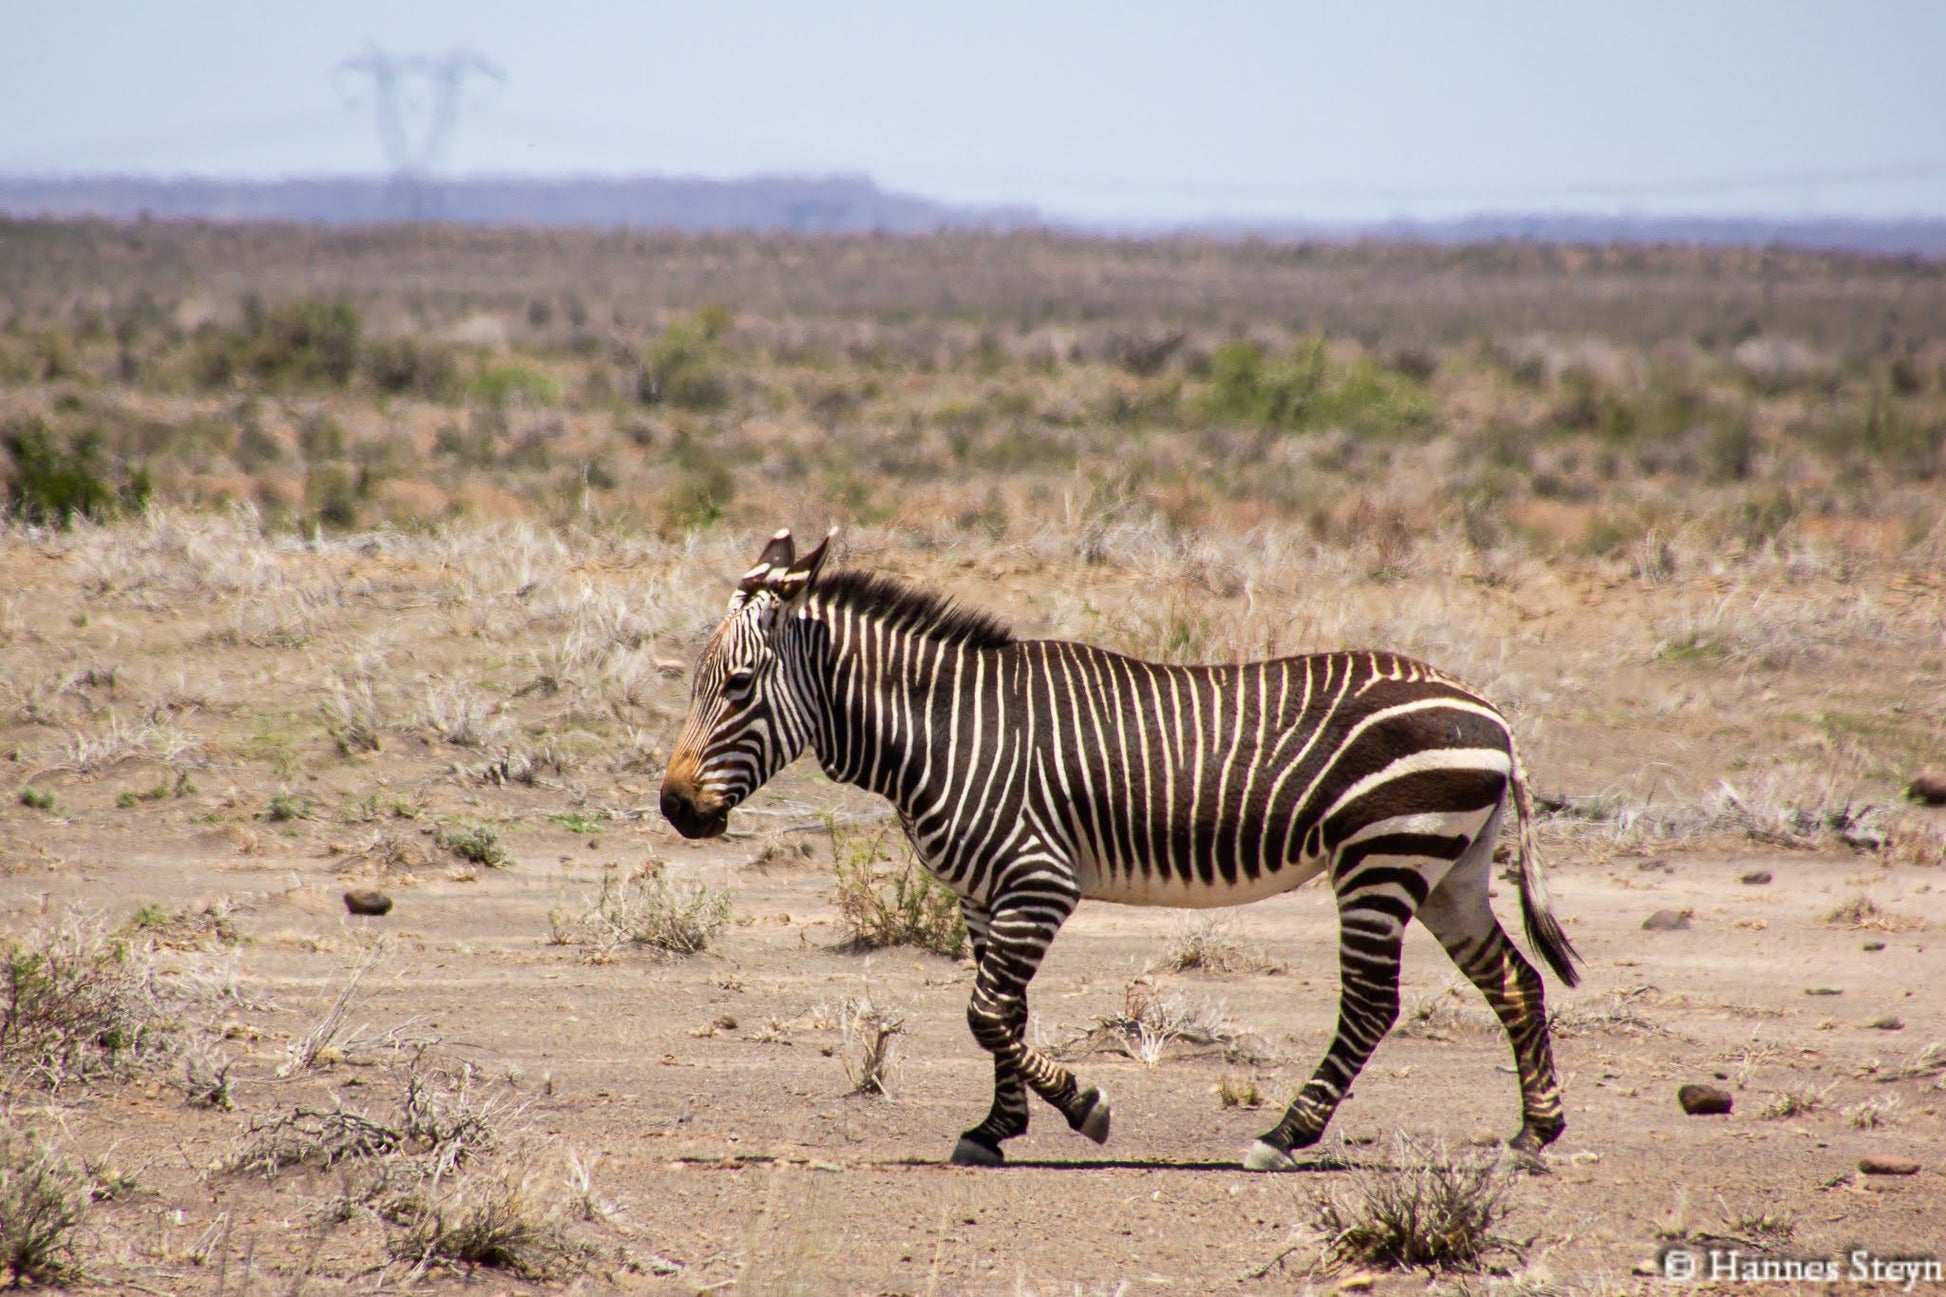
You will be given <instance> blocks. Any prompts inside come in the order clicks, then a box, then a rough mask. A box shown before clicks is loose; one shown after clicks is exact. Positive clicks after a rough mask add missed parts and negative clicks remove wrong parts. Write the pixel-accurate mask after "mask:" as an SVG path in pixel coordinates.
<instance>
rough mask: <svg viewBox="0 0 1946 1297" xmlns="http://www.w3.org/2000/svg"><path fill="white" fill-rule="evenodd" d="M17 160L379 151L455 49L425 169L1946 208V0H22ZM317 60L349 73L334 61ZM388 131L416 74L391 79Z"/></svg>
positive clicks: (27, 168) (369, 155)
mask: <svg viewBox="0 0 1946 1297" xmlns="http://www.w3.org/2000/svg"><path fill="white" fill-rule="evenodd" d="M13 26H14V28H15V39H14V40H13V41H12V42H10V43H9V45H8V47H7V49H6V50H4V51H0V120H5V121H7V122H8V123H9V129H8V131H7V133H6V134H5V135H4V136H0V173H3V174H11V175H32V176H88V175H106V174H121V175H134V176H178V177H179V176H196V177H208V178H214V179H269V178H276V177H290V178H301V177H307V176H319V175H332V176H361V175H362V176H370V175H375V174H384V173H385V171H386V170H387V169H388V165H389V164H388V161H387V157H386V154H385V152H384V151H383V150H382V149H381V147H380V143H379V134H378V131H377V129H376V127H375V125H374V120H373V113H372V101H373V97H374V95H373V78H372V77H371V76H370V75H369V69H368V70H367V71H365V72H359V71H356V70H350V69H344V68H342V66H341V65H343V64H344V62H345V60H347V59H353V58H356V57H358V56H360V55H361V54H362V53H364V52H365V51H367V50H369V49H372V48H378V49H382V50H384V51H386V52H387V53H388V54H391V55H394V56H412V55H419V56H429V57H432V58H434V59H437V58H440V57H443V56H445V55H446V54H447V53H448V52H450V51H454V50H462V49H463V50H470V51H473V52H475V53H476V54H477V55H479V56H480V57H481V58H482V59H484V60H486V61H489V62H490V63H491V64H493V65H495V66H496V67H497V68H498V69H501V70H503V71H504V74H505V79H504V81H495V80H494V79H492V78H491V77H488V76H486V75H483V74H478V73H475V74H472V75H469V76H468V77H467V78H466V82H465V88H464V90H463V92H462V94H461V96H460V99H459V103H460V107H461V111H460V112H459V114H458V118H457V120H456V123H455V128H454V130H453V133H452V136H451V141H450V148H449V149H448V150H447V151H446V154H445V156H444V158H443V165H442V166H440V168H439V169H438V172H437V174H439V175H441V176H444V177H448V178H461V177H467V176H494V177H506V178H527V177H532V178H540V179H557V178H568V177H588V178H599V177H634V176H666V177H694V178H699V179H716V180H723V179H734V178H739V177H746V176H755V175H769V176H812V177H815V176H829V175H851V176H866V177H869V178H871V179H872V180H873V181H874V182H875V183H876V184H877V185H879V186H880V187H881V188H883V189H885V190H887V191H892V192H896V193H900V194H909V195H914V196H918V197H923V198H927V199H931V200H934V201H937V202H941V203H946V204H953V205H962V206H979V207H1003V206H1025V207H1031V208H1034V209H1036V210H1037V211H1039V212H1040V213H1042V214H1043V215H1045V216H1047V217H1049V218H1052V219H1056V220H1071V221H1082V222H1092V223H1100V224H1111V225H1116V224H1119V225H1126V226H1131V227H1133V226H1153V225H1159V224H1165V225H1166V224H1178V223H1194V222H1209V221H1224V220H1230V221H1239V222H1257V223H1265V222H1293V223H1299V222H1320V223H1333V222H1372V221H1387V220H1413V221H1438V220H1450V219H1453V218H1456V217H1466V216H1471V215H1476V214H1515V213H1525V212H1532V213H1541V214H1548V215H1557V216H1574V215H1586V216H1634V217H1724V218H1745V217H1748V218H1756V219H1769V220H1805V219H1810V220H1819V219H1831V218H1863V219H1877V220H1888V219H1891V220H1897V219H1928V218H1930V219H1938V218H1941V217H1946V141H1942V140H1941V139H1940V138H1939V130H1938V128H1939V125H1940V123H1941V122H1946V78H1942V77H1940V76H1938V75H1937V72H1936V62H1937V57H1938V51H1939V50H1940V49H1941V48H1946V6H1936V5H1929V4H1924V3H1915V2H1910V0H1908V2H1904V3H1887V4H1881V5H1876V6H1872V7H1871V8H1870V10H1869V12H1868V17H1866V18H1861V17H1860V16H1859V10H1857V9H1856V8H1840V7H1838V6H1834V5H1826V4H1814V3H1795V4H1767V5H1759V4H1748V3H1739V4H1721V5H1713V6H1709V7H1707V8H1703V9H1695V10H1692V9H1691V8H1689V7H1687V6H1683V5H1679V4H1674V3H1654V4H1646V5H1637V6H1631V7H1629V8H1628V9H1627V10H1625V11H1606V10H1591V9H1588V8H1586V7H1582V6H1574V7H1569V8H1566V9H1563V10H1558V11H1557V10H1548V11H1540V12H1536V11H1533V10H1531V9H1528V8H1525V7H1522V6H1516V5H1512V4H1505V3H1501V4H1488V5H1484V6H1472V7H1469V8H1468V9H1467V10H1465V11H1464V12H1461V11H1458V10H1454V9H1450V8H1445V7H1439V6H1433V5H1402V6H1395V7H1389V8H1386V9H1384V10H1383V11H1377V12H1373V11H1356V12H1352V11H1342V10H1340V9H1337V8H1325V7H1298V6H1288V5H1279V4H1273V3H1269V0H1252V2H1250V3H1243V2H1241V0H1239V2H1237V3H1229V4H1216V5H1213V6H1209V7H1206V8H1205V9H1203V10H1201V11H1199V12H1198V13H1197V14H1196V15H1195V16H1194V17H1193V18H1192V17H1190V16H1189V15H1187V14H1182V13H1176V12H1173V11H1167V10H1162V9H1131V8H1129V7H1126V6H1112V5H1108V4H1105V3H1095V2H1090V3H1072V4H1063V5H1058V6H1051V7H1044V6H1034V5H1029V4H1025V3H1020V2H1019V0H1006V2H1003V3H999V4H989V5H982V6H980V7H978V8H977V9H974V8H938V7H918V8H908V7H904V6H898V5H890V4H876V3H842V4H830V5H823V6H818V7H817V8H816V9H815V10H802V11H800V10H794V9H792V10H776V9H773V8H771V7H768V6H764V5H761V4H757V3H750V2H746V3H739V4H726V5H715V6H709V7H707V8H703V7H687V6H672V7H668V8H666V9H665V8H655V7H647V6H644V7H639V8H636V7H630V8H618V9H609V8H607V7H605V6H596V5H587V4H575V3H567V4H557V5H553V6H549V7H548V8H547V9H546V10H544V11H527V10H521V11H512V12H502V11H498V10H487V11H482V10H480V9H478V8H477V7H476V6H470V5H460V4H456V3H451V2H450V0H437V2H435V3H427V4H420V5H414V6H398V7H395V6H389V5H380V4H377V3H375V2H374V0H348V2H347V3H344V4H341V5H336V6H331V7H330V8H329V9H328V10H326V9H315V10H314V9H288V10H286V9H280V8H276V7H268V8H265V9H263V10H258V9H240V8H236V7H233V6H225V5H218V4H214V3H187V4H183V5H176V6H167V7H162V6H157V7H150V6H143V5H138V4H135V3H133V2H132V0H94V2H93V3H89V2H87V0H82V2H80V3H75V4H71V5H67V6H61V7H59V8H56V7H51V6H50V7H42V8H33V9H29V10H24V11H22V12H21V13H19V14H17V15H15V17H14V21H13ZM334 70H335V73H334ZM401 84H402V91H403V92H404V93H403V98H404V99H406V100H408V101H411V103H412V104H416V107H412V106H410V105H409V107H408V111H407V113H406V121H405V127H404V130H405V135H406V136H407V139H406V146H407V147H406V150H405V151H407V152H412V151H414V150H415V149H417V148H418V147H420V146H421V145H422V144H423V142H424V140H425V138H426V136H427V133H428V131H429V130H430V124H431V123H430V110H429V105H430V103H431V99H432V96H431V82H430V80H429V79H427V78H426V77H424V76H423V75H419V74H411V75H408V76H407V77H405V78H404V81H403V82H402V83H401Z"/></svg>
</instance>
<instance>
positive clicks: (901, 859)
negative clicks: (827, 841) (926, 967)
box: [831, 825, 967, 959]
mask: <svg viewBox="0 0 1946 1297" xmlns="http://www.w3.org/2000/svg"><path fill="white" fill-rule="evenodd" d="M893 835H894V831H893V830H892V829H890V828H880V829H878V830H877V831H876V832H873V833H869V834H853V833H847V832H845V831H843V830H840V829H838V828H837V827H835V825H834V827H833V828H832V831H831V858H832V861H833V863H834V866H835V872H836V885H837V890H836V893H835V895H834V897H833V900H834V901H835V902H836V904H837V907H838V920H839V923H840V924H841V925H842V926H843V929H844V933H845V944H846V946H847V947H848V948H850V949H852V950H882V949H884V948H885V947H887V946H914V947H917V948H918V949H920V950H930V951H932V952H933V953H934V954H936V955H944V956H946V957H947V958H949V959H957V958H959V957H960V955H961V954H963V953H964V952H965V950H966V940H967V938H966V922H965V919H964V917H963V916H962V915H961V913H960V905H959V898H958V897H956V896H954V895H953V893H952V890H951V889H950V888H948V887H946V886H945V885H944V884H943V883H941V882H939V881H938V880H937V879H935V878H934V877H933V876H932V875H930V874H928V873H927V872H926V871H925V870H923V869H922V868H920V867H919V865H918V863H917V862H916V861H914V860H913V859H912V856H911V852H910V850H909V849H908V848H906V846H905V840H904V838H903V837H899V838H897V846H896V847H894V846H891V845H890V844H891V843H892V841H893Z"/></svg>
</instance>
